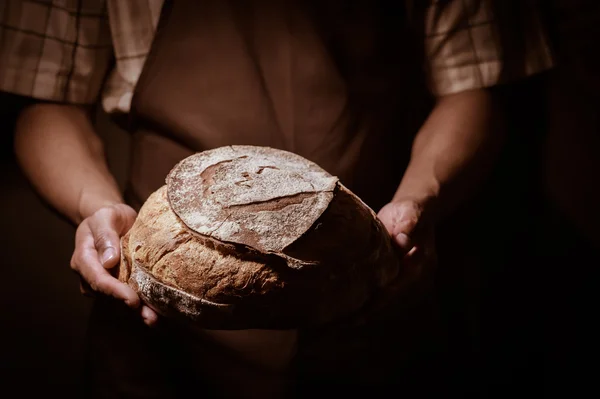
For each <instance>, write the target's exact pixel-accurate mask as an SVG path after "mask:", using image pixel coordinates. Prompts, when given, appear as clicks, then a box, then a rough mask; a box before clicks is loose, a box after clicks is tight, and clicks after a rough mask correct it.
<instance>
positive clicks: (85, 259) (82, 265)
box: [72, 233, 140, 308]
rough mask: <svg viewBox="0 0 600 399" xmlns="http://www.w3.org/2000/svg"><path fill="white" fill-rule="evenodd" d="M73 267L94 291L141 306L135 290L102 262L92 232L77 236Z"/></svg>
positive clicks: (134, 305) (131, 305) (133, 305)
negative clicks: (111, 273) (109, 270)
mask: <svg viewBox="0 0 600 399" xmlns="http://www.w3.org/2000/svg"><path fill="white" fill-rule="evenodd" d="M72 267H73V269H74V270H75V271H77V272H78V273H79V275H80V276H81V277H82V278H83V279H84V280H85V281H86V282H87V283H88V284H89V286H90V288H91V290H92V291H94V292H100V293H102V294H105V295H109V296H112V297H114V298H116V299H119V300H122V301H124V302H125V303H126V304H127V305H128V306H130V307H132V308H138V307H139V304H140V300H139V297H138V296H137V294H136V293H135V291H134V290H133V289H132V288H131V287H129V286H128V285H126V284H124V283H122V282H120V281H119V280H117V279H116V278H114V277H113V276H111V275H110V273H109V272H108V271H107V270H106V269H105V268H104V267H103V266H102V264H100V262H99V260H98V253H97V252H96V249H95V246H94V238H93V237H92V235H91V233H87V234H81V235H80V236H79V237H77V249H76V252H75V254H74V256H73V265H72Z"/></svg>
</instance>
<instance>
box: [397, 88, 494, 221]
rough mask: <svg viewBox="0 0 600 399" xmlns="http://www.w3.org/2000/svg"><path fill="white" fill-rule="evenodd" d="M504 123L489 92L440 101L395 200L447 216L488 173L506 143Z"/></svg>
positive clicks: (415, 147)
mask: <svg viewBox="0 0 600 399" xmlns="http://www.w3.org/2000/svg"><path fill="white" fill-rule="evenodd" d="M500 121H501V118H499V115H498V109H497V107H496V105H495V102H494V99H493V95H492V93H491V92H490V91H488V90H473V91H469V92H464V93H459V94H455V95H450V96H446V97H444V98H441V99H440V100H439V101H438V103H437V104H436V106H435V107H434V109H433V111H432V112H431V114H430V115H429V117H428V119H427V121H426V122H425V124H424V125H423V127H422V128H421V130H420V131H419V133H418V134H417V137H416V138H415V141H414V144H413V149H412V154H411V160H410V163H409V166H408V168H407V170H406V173H405V175H404V178H403V179H402V182H401V184H400V186H399V188H398V190H397V192H396V195H395V197H394V199H396V200H400V199H405V198H413V199H417V200H419V201H423V202H425V203H431V202H435V203H436V206H435V209H436V211H437V212H439V213H441V214H444V213H447V212H448V211H450V210H451V209H452V208H454V207H455V206H456V205H457V204H458V203H460V202H461V201H462V200H463V199H464V198H465V197H466V196H467V195H468V194H469V193H470V192H472V190H473V189H474V188H475V187H476V185H477V183H479V182H480V181H481V179H482V178H483V177H485V176H486V173H487V172H488V171H489V169H490V167H491V165H492V164H493V161H494V160H495V158H496V155H497V153H498V151H499V149H500V147H501V144H502V142H503V129H502V127H501V126H500Z"/></svg>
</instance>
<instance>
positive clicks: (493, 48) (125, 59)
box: [0, 0, 552, 113]
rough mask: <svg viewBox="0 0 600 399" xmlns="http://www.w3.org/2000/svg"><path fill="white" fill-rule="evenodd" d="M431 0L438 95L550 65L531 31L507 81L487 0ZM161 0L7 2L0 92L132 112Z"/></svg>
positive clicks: (1, 20) (0, 18) (0, 35)
mask: <svg viewBox="0 0 600 399" xmlns="http://www.w3.org/2000/svg"><path fill="white" fill-rule="evenodd" d="M199 1H201V0H199ZM428 1H430V3H431V4H430V5H429V7H428V8H427V11H426V14H425V24H424V25H425V32H424V35H423V37H424V40H425V49H426V51H425V54H426V62H427V64H428V65H427V66H428V68H427V70H428V71H429V78H430V79H429V80H430V85H429V86H430V88H431V91H432V93H433V94H434V95H438V96H440V95H446V94H450V93H456V92H460V91H464V90H469V89H475V88H482V87H489V86H492V85H495V84H498V83H501V81H502V80H505V79H507V78H508V79H517V78H520V77H524V76H527V75H531V74H534V73H536V72H539V71H543V70H545V69H547V68H549V67H550V66H551V63H552V61H551V56H550V54H549V51H548V46H547V44H546V41H545V38H544V36H543V35H542V33H541V30H538V29H533V31H534V32H536V33H534V35H533V37H530V38H529V39H530V40H529V46H528V48H527V56H526V60H525V62H524V64H523V65H522V67H521V68H520V69H519V70H516V71H515V70H512V71H511V76H508V77H501V71H502V69H503V65H504V63H503V59H502V50H501V48H500V44H499V41H498V40H497V37H498V35H497V22H496V21H495V18H494V15H493V12H492V7H491V6H490V4H489V3H490V2H489V0H453V1H450V2H448V1H446V2H444V3H447V5H445V6H444V7H441V6H440V5H439V4H440V3H441V2H440V1H439V0H428ZM162 3H163V0H29V1H26V0H3V1H2V2H1V4H0V90H2V91H6V92H11V93H15V94H20V95H24V96H31V97H35V98H39V99H43V100H50V101H58V102H65V103H73V104H92V103H94V102H96V101H98V99H99V97H100V98H101V100H102V103H103V107H104V109H105V110H106V111H107V112H109V113H112V112H123V113H126V112H128V110H129V107H130V103H131V97H132V94H133V89H134V87H135V85H136V82H137V80H138V78H139V76H140V73H141V70H142V67H143V65H144V62H145V60H146V55H147V54H148V51H149V49H150V46H151V43H152V39H153V37H154V32H155V28H156V25H157V22H158V18H159V14H160V10H161V7H162ZM532 23H535V21H534V22H532ZM113 61H114V62H113Z"/></svg>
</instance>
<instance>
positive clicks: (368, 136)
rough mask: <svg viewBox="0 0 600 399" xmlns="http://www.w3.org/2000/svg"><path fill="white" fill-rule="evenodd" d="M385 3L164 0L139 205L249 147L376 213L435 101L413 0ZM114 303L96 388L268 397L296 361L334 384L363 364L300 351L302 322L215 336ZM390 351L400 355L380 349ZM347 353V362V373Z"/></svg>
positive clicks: (96, 359)
mask: <svg viewBox="0 0 600 399" xmlns="http://www.w3.org/2000/svg"><path fill="white" fill-rule="evenodd" d="M376 3H377V2H369V1H357V2H349V3H348V2H337V1H324V2H323V1H322V2H316V1H314V2H312V1H306V2H300V1H297V2H296V1H275V0H273V1H269V0H258V1H250V2H236V1H217V0H212V1H211V0H209V1H193V0H189V1H186V0H179V1H174V2H169V1H167V2H166V3H165V6H164V8H163V12H162V15H161V20H160V22H159V25H158V29H157V33H156V36H155V40H154V42H153V45H152V49H151V51H150V54H149V56H148V59H147V61H146V64H145V67H144V70H143V72H142V75H141V77H140V79H139V81H138V84H137V86H136V89H135V93H134V97H133V101H132V110H131V122H132V123H131V127H132V134H133V153H132V164H131V165H132V166H131V178H130V183H129V186H128V189H127V193H126V197H127V200H128V202H129V203H130V204H131V205H132V206H133V207H134V208H139V207H140V206H141V204H142V203H143V201H144V200H145V199H146V198H147V197H148V196H149V195H150V194H151V193H152V192H153V191H155V190H156V189H158V188H159V187H160V186H162V185H163V184H164V182H165V177H166V175H167V174H168V172H169V171H170V169H171V168H172V167H173V166H174V165H175V164H176V163H177V162H178V161H180V160H181V159H183V158H185V157H187V156H189V155H191V154H193V153H194V152H198V151H203V150H208V149H212V148H216V147H220V146H226V145H233V144H250V145H260V146H269V147H275V148H279V149H284V150H288V151H291V152H294V153H297V154H299V155H301V156H304V157H306V158H307V159H309V160H312V161H314V162H316V163H317V164H319V165H320V166H322V167H323V168H324V169H326V170H327V171H329V172H330V173H332V174H333V175H336V176H338V177H339V178H340V180H341V181H342V182H343V183H344V184H345V185H346V186H348V187H349V188H350V189H351V190H353V191H354V192H355V193H356V194H357V195H359V196H360V197H361V198H362V199H363V200H364V201H365V202H366V203H367V204H369V205H370V206H371V207H372V208H373V209H374V210H375V211H377V210H378V209H379V208H380V207H381V206H383V205H384V204H385V203H386V202H387V201H389V200H390V199H391V198H392V196H393V193H394V191H395V189H396V188H397V185H398V184H399V182H400V179H401V176H402V173H403V172H404V168H405V165H406V163H407V161H408V157H409V154H410V148H411V143H412V139H413V137H414V134H415V133H416V131H417V129H418V127H419V125H420V123H421V122H422V121H423V119H424V116H425V115H426V112H427V111H428V107H429V106H430V105H429V98H428V95H427V91H426V90H425V86H424V79H421V77H422V75H421V74H422V72H421V68H420V65H419V62H418V61H419V60H420V58H419V57H420V54H419V53H418V52H417V49H416V48H411V47H409V45H408V43H409V40H408V36H407V33H406V31H405V30H404V29H405V26H406V24H405V23H404V20H405V18H404V10H403V7H399V6H395V7H396V9H393V10H383V9H380V8H378V5H377V4H376ZM413 50H414V51H415V53H414V54H412V53H411V51H413ZM415 61H416V62H415ZM118 306H119V305H117V304H112V303H110V301H99V302H98V304H97V306H96V308H97V309H96V310H95V312H94V313H95V314H96V315H95V316H93V317H92V325H91V326H90V337H91V339H90V355H89V360H90V361H89V365H88V366H89V367H90V372H89V373H88V374H89V375H90V378H91V380H90V384H89V385H90V386H91V387H94V390H95V393H96V395H97V396H103V395H102V392H104V391H103V389H104V390H106V394H105V395H104V396H107V397H171V396H177V395H178V394H179V393H180V392H177V389H179V390H180V391H182V392H189V389H193V390H194V391H192V392H198V393H199V394H204V395H208V396H210V395H211V392H212V393H214V395H215V396H226V397H257V396H261V397H271V396H277V395H278V394H280V393H281V392H282V391H281V390H282V389H283V388H286V387H288V378H287V374H289V372H290V370H288V368H290V367H291V366H292V364H294V365H297V363H301V364H304V369H306V370H309V371H310V370H314V371H315V374H319V375H323V376H327V377H325V378H327V379H329V380H330V381H334V380H336V379H335V378H334V377H331V375H334V374H340V375H343V376H342V377H340V378H341V379H340V381H343V382H342V384H346V385H348V386H350V384H349V381H350V380H351V379H354V378H355V377H353V376H350V374H351V373H352V372H351V371H349V370H351V369H355V370H362V368H361V367H356V364H353V361H351V359H357V358H358V357H359V355H358V353H357V352H353V351H354V349H351V348H346V349H344V348H340V349H338V350H336V351H335V353H336V354H334V352H332V354H331V355H330V360H331V362H327V361H323V359H324V358H326V357H327V356H325V357H324V358H323V359H322V358H320V357H319V356H317V357H316V358H314V355H311V356H312V357H311V356H305V358H304V360H300V361H299V360H297V359H303V357H302V351H303V349H302V348H303V339H302V337H303V335H302V334H300V338H299V342H298V335H297V332H295V331H287V332H277V331H273V332H262V331H245V332H235V333H232V334H230V333H226V332H216V333H207V332H198V331H192V330H190V329H186V328H183V327H180V326H174V325H170V323H169V322H163V323H162V324H163V325H162V326H161V327H160V328H156V329H153V330H149V329H146V328H145V327H144V326H143V325H142V324H141V322H139V317H138V316H137V315H132V314H130V312H129V311H128V310H125V309H119V310H114V309H112V308H113V307H118ZM102 308H104V310H102ZM128 312H129V313H128ZM109 313H110V314H109ZM387 327H389V325H388V326H387ZM382 330H390V329H389V328H383V327H382V328H380V329H379V333H378V335H377V334H375V335H373V334H371V335H370V336H369V337H370V338H368V339H370V341H368V342H371V343H373V341H374V340H377V341H385V339H387V338H389V337H387V338H386V337H385V334H384V333H382ZM404 330H405V331H408V330H409V329H406V328H404ZM373 331H375V330H373ZM363 333H364V332H361V333H360V334H363ZM388 334H390V333H389V332H388ZM313 335H314V334H313ZM317 335H318V333H317ZM392 335H393V337H392V339H393V340H395V341H404V340H406V339H407V338H406V336H405V337H404V338H402V336H401V335H398V334H396V333H394V334H392ZM413 338H414V337H413ZM332 339H334V338H332ZM112 341H114V342H112ZM405 343H406V341H405ZM329 344H331V341H329V342H328V343H325V345H329ZM364 345H367V346H368V345H369V344H364ZM296 346H298V348H296ZM322 347H323V346H320V348H322ZM236 348H237V349H236ZM317 352H319V351H317ZM343 352H346V356H338V355H340V354H341V353H343ZM375 352H377V351H374V352H373V353H375ZM384 352H389V353H392V352H393V351H390V350H389V348H383V349H381V350H380V351H379V352H377V353H378V354H377V355H372V356H375V357H377V356H379V355H380V354H382V353H384ZM313 353H314V352H313ZM294 357H295V359H296V360H294V361H293V362H292V358H294ZM336 357H337V362H336V361H334V360H333V359H332V358H336ZM396 360H397V362H401V361H402V360H401V359H400V357H398V358H397V359H396ZM372 361H373V362H374V363H373V364H375V363H377V364H381V365H383V364H386V363H385V362H380V361H379V358H377V359H375V360H372ZM316 362H318V363H319V364H318V365H317V364H316ZM342 362H343V363H346V366H347V370H342V369H341V368H340V369H339V370H337V368H339V367H340V363H342ZM354 363H356V362H354ZM359 363H360V362H359ZM307 365H308V366H307ZM298 367H299V368H300V369H301V368H302V366H298ZM363 368H364V367H363ZM375 369H376V367H375V368H374V369H373V370H375ZM331 373H333V374H331ZM356 374H357V375H359V374H361V371H356ZM344 376H345V377H344ZM313 392H314V391H313Z"/></svg>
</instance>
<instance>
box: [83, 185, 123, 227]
mask: <svg viewBox="0 0 600 399" xmlns="http://www.w3.org/2000/svg"><path fill="white" fill-rule="evenodd" d="M123 203H124V201H123V198H122V197H121V195H120V194H119V193H118V192H102V193H97V192H90V191H86V190H83V191H82V192H81V195H80V196H79V204H78V210H77V215H76V217H75V223H76V224H79V223H81V222H82V221H83V220H84V219H86V218H88V217H90V216H92V215H93V214H94V213H96V212H97V211H98V210H99V209H101V208H104V207H108V206H113V205H118V204H123Z"/></svg>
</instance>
